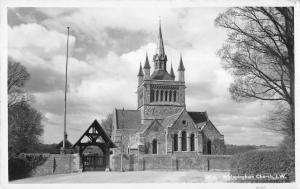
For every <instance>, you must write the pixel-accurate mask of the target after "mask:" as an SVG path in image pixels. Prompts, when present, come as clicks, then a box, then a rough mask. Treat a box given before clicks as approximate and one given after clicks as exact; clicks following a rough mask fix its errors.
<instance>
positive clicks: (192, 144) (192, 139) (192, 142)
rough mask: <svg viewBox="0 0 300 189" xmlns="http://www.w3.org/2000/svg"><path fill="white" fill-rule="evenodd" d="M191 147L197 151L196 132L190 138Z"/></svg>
mask: <svg viewBox="0 0 300 189" xmlns="http://www.w3.org/2000/svg"><path fill="white" fill-rule="evenodd" d="M190 142H191V144H190V149H191V151H195V135H194V134H191V138H190Z"/></svg>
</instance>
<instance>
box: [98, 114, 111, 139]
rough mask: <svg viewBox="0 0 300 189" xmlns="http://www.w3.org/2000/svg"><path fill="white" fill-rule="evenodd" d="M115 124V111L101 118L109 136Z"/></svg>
mask: <svg viewBox="0 0 300 189" xmlns="http://www.w3.org/2000/svg"><path fill="white" fill-rule="evenodd" d="M112 124H113V113H109V114H107V115H106V117H105V118H104V119H102V120H101V126H102V127H103V128H104V129H105V131H106V133H107V134H108V136H111V133H112Z"/></svg>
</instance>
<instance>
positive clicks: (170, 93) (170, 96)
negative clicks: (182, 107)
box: [169, 91, 172, 102]
mask: <svg viewBox="0 0 300 189" xmlns="http://www.w3.org/2000/svg"><path fill="white" fill-rule="evenodd" d="M169 101H170V102H171V101H172V91H170V92H169Z"/></svg>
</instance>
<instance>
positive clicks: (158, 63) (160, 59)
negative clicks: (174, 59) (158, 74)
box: [153, 20, 168, 72]
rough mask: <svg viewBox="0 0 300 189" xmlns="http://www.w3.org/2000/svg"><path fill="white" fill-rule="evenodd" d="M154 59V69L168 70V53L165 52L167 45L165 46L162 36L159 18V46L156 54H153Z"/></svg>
mask: <svg viewBox="0 0 300 189" xmlns="http://www.w3.org/2000/svg"><path fill="white" fill-rule="evenodd" d="M153 61H154V70H163V71H165V72H167V70H166V67H167V61H168V58H167V55H166V54H165V47H164V40H163V37H162V32H161V22H160V20H159V27H158V41H157V48H156V54H155V55H154V56H153Z"/></svg>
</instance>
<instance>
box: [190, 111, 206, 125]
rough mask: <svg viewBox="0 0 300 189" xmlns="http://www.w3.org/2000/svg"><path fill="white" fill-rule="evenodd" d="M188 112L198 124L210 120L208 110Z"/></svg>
mask: <svg viewBox="0 0 300 189" xmlns="http://www.w3.org/2000/svg"><path fill="white" fill-rule="evenodd" d="M188 114H189V115H190V116H191V118H192V119H193V121H194V122H195V123H196V124H198V123H202V122H206V121H208V119H207V114H206V112H188Z"/></svg>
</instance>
